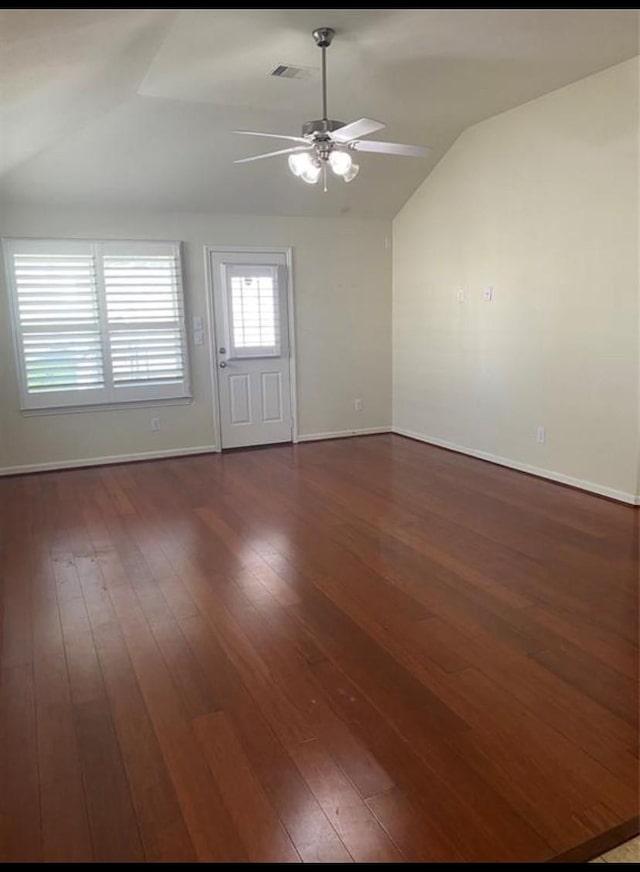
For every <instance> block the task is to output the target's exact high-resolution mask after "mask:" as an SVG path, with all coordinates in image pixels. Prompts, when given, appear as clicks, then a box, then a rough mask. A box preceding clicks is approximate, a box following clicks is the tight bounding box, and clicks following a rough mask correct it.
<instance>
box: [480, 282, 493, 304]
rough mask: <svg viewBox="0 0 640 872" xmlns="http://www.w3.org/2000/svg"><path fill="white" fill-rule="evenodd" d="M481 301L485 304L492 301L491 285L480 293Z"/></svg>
mask: <svg viewBox="0 0 640 872" xmlns="http://www.w3.org/2000/svg"><path fill="white" fill-rule="evenodd" d="M482 299H483V300H484V301H485V303H490V302H491V300H493V288H492V287H491V285H489V286H488V287H486V288H485V289H484V291H483V292H482Z"/></svg>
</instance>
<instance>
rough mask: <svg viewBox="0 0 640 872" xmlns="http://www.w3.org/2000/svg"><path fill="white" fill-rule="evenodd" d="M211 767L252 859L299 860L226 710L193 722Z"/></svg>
mask: <svg viewBox="0 0 640 872" xmlns="http://www.w3.org/2000/svg"><path fill="white" fill-rule="evenodd" d="M194 728H195V733H196V735H197V737H198V739H199V740H200V743H201V745H202V747H203V750H204V755H205V757H206V759H207V762H208V764H209V767H210V769H211V771H212V772H213V775H214V778H215V780H216V782H217V784H218V786H219V788H220V790H221V792H222V796H223V799H224V802H225V805H226V806H227V808H228V809H229V810H230V812H231V816H232V818H233V820H234V821H235V824H236V826H237V828H238V832H239V833H240V837H241V838H242V841H243V843H244V846H245V849H246V851H247V855H248V856H249V859H250V860H253V861H256V860H257V861H259V862H269V863H282V862H284V863H290V862H297V861H299V860H300V857H299V856H298V852H297V851H296V849H295V848H294V846H293V844H292V842H291V839H290V838H289V835H288V834H287V831H286V830H285V829H284V827H283V826H282V823H281V821H280V820H279V818H278V816H277V815H276V813H275V811H274V809H273V807H272V806H271V803H270V802H269V799H268V797H267V795H266V794H265V792H264V790H263V789H262V786H261V784H260V782H259V781H258V779H257V777H256V775H255V774H254V772H253V769H252V768H251V764H250V763H249V761H248V760H247V757H246V755H245V753H244V751H243V749H242V746H241V744H240V742H239V740H238V737H237V735H236V728H235V725H234V723H233V721H232V719H231V717H230V716H229V715H227V714H226V712H216V713H215V714H210V715H204V716H201V717H199V718H196V720H195V722H194Z"/></svg>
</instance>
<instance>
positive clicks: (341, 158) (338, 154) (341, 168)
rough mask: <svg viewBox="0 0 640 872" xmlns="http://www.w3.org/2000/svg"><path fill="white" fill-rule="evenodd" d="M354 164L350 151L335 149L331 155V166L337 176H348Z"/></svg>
mask: <svg viewBox="0 0 640 872" xmlns="http://www.w3.org/2000/svg"><path fill="white" fill-rule="evenodd" d="M352 164H353V160H352V159H351V155H350V154H349V152H348V151H341V150H340V149H337V148H335V149H334V150H333V151H332V152H331V154H330V155H329V166H330V167H331V169H332V170H333V171H334V173H335V174H336V175H337V176H346V174H347V173H348V172H349V170H350V169H351V166H352ZM352 178H353V177H352Z"/></svg>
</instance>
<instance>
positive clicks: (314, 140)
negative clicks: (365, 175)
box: [234, 27, 429, 191]
mask: <svg viewBox="0 0 640 872" xmlns="http://www.w3.org/2000/svg"><path fill="white" fill-rule="evenodd" d="M334 36H335V30H333V28H331V27H319V28H317V29H316V30H314V31H313V38H314V39H315V41H316V45H317V46H318V48H320V49H322V118H320V119H318V120H316V121H306V122H305V123H304V124H303V125H302V136H286V135H284V134H279V133H257V132H256V131H253V130H236V131H234V132H235V133H241V134H243V135H245V136H267V137H270V138H271V139H285V140H288V141H289V142H295V143H298V144H297V145H294V146H291V147H289V148H282V149H279V150H278V151H268V152H266V153H265V154H256V155H253V156H252V157H243V158H240V159H239V160H236V161H234V163H248V162H249V161H254V160H263V159H264V158H265V157H276V156H277V155H281V154H288V155H289V169H290V170H291V172H292V173H293V174H294V176H298V177H299V178H301V179H302V181H303V182H306V183H307V184H309V185H315V184H316V183H317V182H318V180H319V178H320V175H322V176H323V181H324V190H325V191H326V190H327V164H328V165H329V167H330V168H331V169H332V170H333V172H334V173H335V174H336V175H337V176H341V177H342V178H343V179H344V181H345V182H350V181H352V179H355V177H356V176H357V174H358V170H359V169H360V167H359V166H358V164H357V163H355V161H354V160H353V157H352V152H358V151H362V152H365V151H369V152H374V153H375V154H394V155H399V156H401V157H425V156H426V155H427V154H428V152H429V149H428V148H425V147H423V146H421V145H401V144H400V143H397V142H379V141H375V140H371V139H362V137H363V136H369V134H371V133H375V132H376V131H377V130H382V128H383V127H386V124H383V123H382V122H381V121H374V120H373V119H372V118H360V119H358V121H351V122H350V123H349V124H345V123H344V122H343V121H333V120H331V119H330V118H328V117H327V61H326V51H327V48H328V47H329V46H330V45H331V42H332V40H333V37H334Z"/></svg>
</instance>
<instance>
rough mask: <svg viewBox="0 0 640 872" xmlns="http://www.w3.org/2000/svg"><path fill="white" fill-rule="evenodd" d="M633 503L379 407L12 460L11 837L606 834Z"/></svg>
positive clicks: (186, 855)
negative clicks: (413, 431)
mask: <svg viewBox="0 0 640 872" xmlns="http://www.w3.org/2000/svg"><path fill="white" fill-rule="evenodd" d="M638 519H639V513H638V512H637V510H634V509H633V508H630V507H626V506H624V505H620V504H616V503H614V502H610V501H607V500H604V499H600V498H598V497H595V496H591V495H588V494H584V493H581V492H578V491H575V490H570V489H568V488H563V487H561V486H558V485H554V484H552V483H550V482H546V481H543V480H540V479H536V478H532V477H529V476H525V475H522V474H520V473H517V472H514V471H511V470H508V469H504V468H502V467H498V466H493V465H490V464H487V463H483V462H481V461H477V460H474V459H471V458H468V457H464V456H462V455H457V454H453V453H450V452H447V451H444V450H441V449H437V448H431V447H429V446H426V445H423V444H420V443H417V442H412V441H410V440H408V439H404V438H402V437H398V436H390V435H382V436H370V437H362V438H359V439H347V440H341V441H333V442H318V443H307V444H303V445H299V446H277V447H271V448H267V449H261V450H251V451H243V452H237V453H228V454H225V455H207V456H199V457H191V458H181V459H175V460H164V461H157V462H149V463H138V464H128V465H121V466H110V467H103V468H93V469H83V470H69V471H64V472H57V473H43V474H37V475H29V476H22V477H14V478H7V479H3V480H0V530H1V532H0V537H1V538H0V572H1V578H2V605H3V624H2V627H3V637H2V693H1V705H2V711H1V715H2V734H1V738H0V784H1V786H0V859H2V860H5V861H11V860H91V859H93V860H100V861H110V860H111V861H113V860H142V859H147V860H185V861H189V860H213V861H223V860H231V861H243V860H254V861H260V860H274V861H275V860H291V861H297V860H306V861H350V860H355V861H371V860H380V861H396V860H409V861H417V860H425V861H455V860H463V861H486V860H494V861H509V860H515V861H539V860H547V859H551V858H553V857H556V856H558V855H565V856H567V857H572V858H576V857H579V855H580V851H579V850H577V851H576V847H577V846H579V845H584V844H587V845H591V846H592V849H591V850H592V852H594V851H596V846H597V850H601V849H603V846H605V847H611V845H606V836H603V834H606V833H607V832H609V831H613V832H614V833H618V838H619V839H622V838H625V837H628V836H629V835H631V834H632V832H631V831H632V830H633V829H634V824H633V822H631V821H632V819H633V818H634V816H635V815H636V813H637V810H638V750H637V712H638V699H637V678H638V611H637V582H638ZM621 834H623V835H621ZM583 859H584V858H583Z"/></svg>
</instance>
